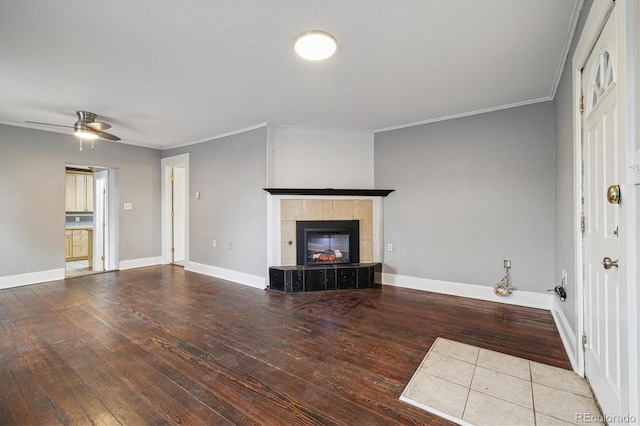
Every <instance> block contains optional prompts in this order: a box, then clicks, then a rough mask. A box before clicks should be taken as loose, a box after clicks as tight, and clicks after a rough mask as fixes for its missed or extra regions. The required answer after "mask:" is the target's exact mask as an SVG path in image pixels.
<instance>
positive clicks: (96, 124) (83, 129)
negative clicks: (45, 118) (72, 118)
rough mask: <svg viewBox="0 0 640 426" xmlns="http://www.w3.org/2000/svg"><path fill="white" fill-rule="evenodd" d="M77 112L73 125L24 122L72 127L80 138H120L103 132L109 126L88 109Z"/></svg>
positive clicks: (113, 139) (117, 139)
mask: <svg viewBox="0 0 640 426" xmlns="http://www.w3.org/2000/svg"><path fill="white" fill-rule="evenodd" d="M76 114H78V121H76V122H75V124H74V125H73V126H63V125H61V124H51V123H39V122H37V121H26V123H30V124H42V125H45V126H56V127H68V128H70V129H73V134H74V135H76V136H78V137H79V138H81V139H97V138H102V139H107V140H110V141H119V140H120V138H119V137H117V136H115V135H112V134H111V133H107V132H103V130H107V129H109V128H111V126H110V125H109V124H107V123H103V122H102V121H96V117H97V115H96V114H94V113H92V112H88V111H76Z"/></svg>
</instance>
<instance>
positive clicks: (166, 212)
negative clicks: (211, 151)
mask: <svg viewBox="0 0 640 426" xmlns="http://www.w3.org/2000/svg"><path fill="white" fill-rule="evenodd" d="M189 159H190V153H188V152H187V153H185V154H180V155H174V156H173V157H166V158H163V159H161V160H160V168H161V171H160V174H161V183H160V185H161V203H162V206H161V212H162V213H161V214H162V220H161V226H162V230H161V235H162V263H163V264H165V265H168V264H170V263H171V261H172V259H173V257H172V256H171V233H172V227H171V197H172V193H171V185H169V182H170V179H171V176H170V175H169V173H168V169H169V167H174V166H184V169H185V170H184V180H185V184H184V185H185V206H184V208H185V211H184V214H185V225H184V227H185V230H184V260H185V261H188V260H189V255H190V253H189V246H190V232H189V229H190V227H189V204H190V202H191V193H190V188H189V180H190V179H189V173H190V170H189Z"/></svg>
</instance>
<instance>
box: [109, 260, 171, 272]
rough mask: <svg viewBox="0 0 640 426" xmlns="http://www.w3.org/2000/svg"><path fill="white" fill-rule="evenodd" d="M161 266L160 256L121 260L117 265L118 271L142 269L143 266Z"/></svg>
mask: <svg viewBox="0 0 640 426" xmlns="http://www.w3.org/2000/svg"><path fill="white" fill-rule="evenodd" d="M154 265H162V256H155V257H144V258H141V259H130V260H122V261H120V263H119V264H118V269H120V270H121V271H123V270H125V269H134V268H144V267H145V266H154Z"/></svg>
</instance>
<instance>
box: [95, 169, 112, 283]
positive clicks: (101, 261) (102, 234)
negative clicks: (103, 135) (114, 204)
mask: <svg viewBox="0 0 640 426" xmlns="http://www.w3.org/2000/svg"><path fill="white" fill-rule="evenodd" d="M102 180H104V181H105V184H104V194H102V193H101V192H100V190H99V189H100V188H99V186H101V183H100V182H101V181H102ZM93 185H94V188H93V209H94V210H93V270H94V271H99V272H102V271H105V270H107V265H108V264H109V262H110V260H111V259H110V256H109V247H110V246H109V244H110V239H109V230H110V228H111V223H110V219H109V204H110V203H109V201H110V199H109V197H110V193H109V192H110V191H109V169H103V170H99V171H97V172H96V171H94V173H93ZM100 208H102V211H100ZM102 223H104V226H103V225H102ZM101 228H102V229H101ZM96 268H97V269H96Z"/></svg>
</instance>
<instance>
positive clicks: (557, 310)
mask: <svg viewBox="0 0 640 426" xmlns="http://www.w3.org/2000/svg"><path fill="white" fill-rule="evenodd" d="M551 315H553V320H554V322H555V323H556V327H557V329H558V333H559V334H560V339H562V344H563V345H564V350H565V352H566V353H567V356H568V357H569V361H570V362H571V368H573V371H575V372H576V373H578V374H583V372H582V371H580V362H578V357H579V356H581V352H580V350H581V349H580V346H579V344H578V340H577V339H576V334H575V332H574V331H573V330H572V329H571V326H570V325H569V321H568V320H567V317H566V316H565V315H564V312H563V311H562V309H561V307H560V302H559V301H558V299H556V298H555V297H554V298H553V306H552V308H551Z"/></svg>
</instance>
